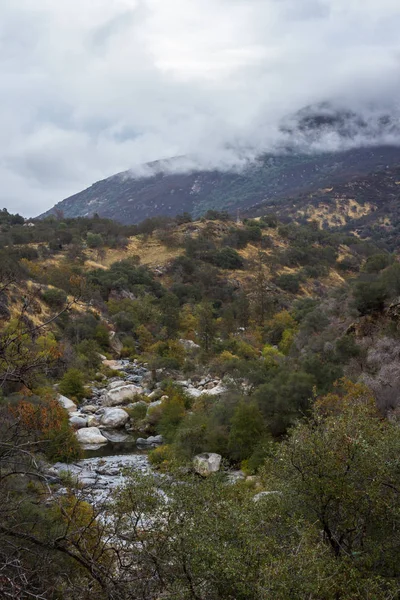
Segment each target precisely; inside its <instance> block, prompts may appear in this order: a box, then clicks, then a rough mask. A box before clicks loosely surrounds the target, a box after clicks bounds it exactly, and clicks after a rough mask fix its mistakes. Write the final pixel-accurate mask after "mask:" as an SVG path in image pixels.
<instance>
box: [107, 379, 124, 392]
mask: <svg viewBox="0 0 400 600" xmlns="http://www.w3.org/2000/svg"><path fill="white" fill-rule="evenodd" d="M124 385H126V383H125V381H124V380H123V379H118V380H117V381H112V382H111V383H109V384H108V389H109V390H115V388H119V387H123V386H124Z"/></svg>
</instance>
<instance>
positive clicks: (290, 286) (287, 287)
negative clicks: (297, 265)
mask: <svg viewBox="0 0 400 600" xmlns="http://www.w3.org/2000/svg"><path fill="white" fill-rule="evenodd" d="M275 283H276V285H277V286H278V287H280V288H281V290H284V291H285V292H290V293H291V294H296V293H297V292H298V291H299V289H300V278H299V276H298V275H292V274H290V273H284V274H283V275H279V277H277V278H276V279H275Z"/></svg>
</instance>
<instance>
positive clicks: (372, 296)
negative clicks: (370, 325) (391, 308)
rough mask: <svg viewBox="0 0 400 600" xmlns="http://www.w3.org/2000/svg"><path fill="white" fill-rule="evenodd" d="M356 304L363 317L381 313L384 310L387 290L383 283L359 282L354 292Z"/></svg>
mask: <svg viewBox="0 0 400 600" xmlns="http://www.w3.org/2000/svg"><path fill="white" fill-rule="evenodd" d="M353 296H354V304H355V307H356V308H357V310H358V311H359V312H360V313H361V315H367V314H369V313H372V312H380V311H382V310H383V308H384V304H385V300H386V298H387V290H386V288H385V286H384V284H383V283H382V282H381V281H371V282H369V281H359V282H358V283H357V284H356V286H355V288H354V291H353Z"/></svg>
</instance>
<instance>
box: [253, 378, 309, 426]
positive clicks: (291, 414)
mask: <svg viewBox="0 0 400 600" xmlns="http://www.w3.org/2000/svg"><path fill="white" fill-rule="evenodd" d="M315 383H316V382H315V378H314V377H313V376H312V375H310V374H308V373H305V372H304V371H294V372H287V371H286V370H285V369H283V368H282V369H280V370H279V371H278V373H276V375H275V376H274V377H273V378H272V379H271V380H270V381H269V382H268V383H264V384H263V385H261V386H260V387H259V388H258V389H257V391H256V392H255V393H254V399H255V401H256V402H257V404H258V406H259V407H260V410H261V412H262V413H263V415H264V417H265V419H266V422H267V426H268V429H269V431H270V432H271V434H272V435H274V436H280V435H282V434H284V433H286V431H287V430H288V428H289V427H291V426H292V425H293V424H294V423H296V421H297V420H298V419H299V418H301V417H302V416H304V415H305V414H307V412H308V410H309V407H310V404H311V399H312V396H313V388H314V386H315Z"/></svg>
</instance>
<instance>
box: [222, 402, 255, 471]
mask: <svg viewBox="0 0 400 600" xmlns="http://www.w3.org/2000/svg"><path fill="white" fill-rule="evenodd" d="M230 425H231V430H230V432H229V441H228V448H229V451H230V455H231V457H232V458H233V459H234V460H239V461H241V460H244V459H246V458H249V456H250V455H251V454H252V452H253V450H254V448H255V446H256V445H257V443H258V441H259V440H260V438H261V437H262V435H263V433H264V420H263V416H262V414H261V412H260V409H259V408H258V406H257V404H255V403H254V402H252V403H250V404H247V403H245V402H241V403H240V404H238V406H237V407H236V409H235V412H234V413H233V417H232V419H231V423H230Z"/></svg>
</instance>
